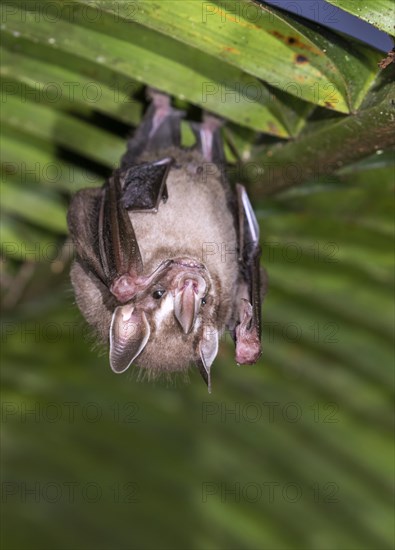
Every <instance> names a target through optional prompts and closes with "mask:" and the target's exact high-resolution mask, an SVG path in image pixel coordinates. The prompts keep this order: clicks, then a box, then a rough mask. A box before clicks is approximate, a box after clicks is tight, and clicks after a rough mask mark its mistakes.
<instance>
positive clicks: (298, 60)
mask: <svg viewBox="0 0 395 550" xmlns="http://www.w3.org/2000/svg"><path fill="white" fill-rule="evenodd" d="M295 61H296V63H307V62H308V59H307V57H306V56H305V55H300V54H299V55H297V56H296V57H295Z"/></svg>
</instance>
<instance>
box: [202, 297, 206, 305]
mask: <svg viewBox="0 0 395 550" xmlns="http://www.w3.org/2000/svg"><path fill="white" fill-rule="evenodd" d="M201 304H202V306H205V305H206V304H207V300H206V298H202V301H201Z"/></svg>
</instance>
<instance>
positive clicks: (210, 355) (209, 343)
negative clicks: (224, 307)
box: [197, 326, 218, 393]
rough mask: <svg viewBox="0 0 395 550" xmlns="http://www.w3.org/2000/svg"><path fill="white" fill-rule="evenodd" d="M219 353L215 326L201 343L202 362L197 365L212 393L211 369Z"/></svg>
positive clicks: (206, 332) (206, 333) (206, 331)
mask: <svg viewBox="0 0 395 550" xmlns="http://www.w3.org/2000/svg"><path fill="white" fill-rule="evenodd" d="M217 353H218V330H217V329H216V328H214V327H213V326H210V327H207V328H206V329H205V331H204V334H203V338H202V340H201V341H200V342H199V354H200V360H199V361H198V363H197V367H198V369H199V372H200V374H201V375H202V377H203V380H204V381H205V382H206V384H207V388H208V392H209V393H211V374H210V369H211V365H212V364H213V361H214V359H215V358H216V356H217Z"/></svg>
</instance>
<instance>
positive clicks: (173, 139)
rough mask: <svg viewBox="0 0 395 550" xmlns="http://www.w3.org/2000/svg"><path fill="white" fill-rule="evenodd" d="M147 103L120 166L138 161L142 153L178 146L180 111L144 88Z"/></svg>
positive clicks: (160, 96) (179, 144)
mask: <svg viewBox="0 0 395 550" xmlns="http://www.w3.org/2000/svg"><path fill="white" fill-rule="evenodd" d="M147 95H148V97H149V98H150V99H151V104H150V106H149V107H148V109H147V111H146V113H145V115H144V118H143V120H142V122H141V123H140V125H139V127H138V128H137V130H136V131H135V133H134V135H133V137H132V138H130V139H129V141H128V145H127V151H126V153H125V154H124V156H123V157H122V159H121V169H125V168H129V167H130V166H131V165H132V164H136V163H138V162H139V160H138V159H139V157H140V156H141V155H143V154H146V153H153V154H156V153H158V154H160V151H161V149H168V148H170V147H180V146H181V119H182V117H183V116H184V112H183V111H180V110H178V109H174V107H172V106H171V102H170V97H169V96H168V95H166V94H164V93H163V92H159V91H157V90H154V89H153V88H148V91H147Z"/></svg>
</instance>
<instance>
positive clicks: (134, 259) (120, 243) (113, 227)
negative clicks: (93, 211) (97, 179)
mask: <svg viewBox="0 0 395 550" xmlns="http://www.w3.org/2000/svg"><path fill="white" fill-rule="evenodd" d="M121 193H122V191H121V182H120V173H119V171H118V170H116V171H115V172H114V174H113V175H112V176H111V177H110V179H109V181H108V182H107V184H106V185H105V187H104V192H103V196H102V202H101V207H100V212H99V220H98V221H99V223H98V232H99V244H100V247H99V248H100V258H101V263H102V266H103V271H104V274H105V277H106V279H107V284H108V286H110V285H111V283H112V282H113V281H114V280H115V279H117V278H118V277H120V276H121V275H125V274H130V275H139V274H140V273H141V272H142V269H143V262H142V259H141V254H140V249H139V246H138V243H137V238H136V234H135V232H134V229H133V225H132V222H131V221H130V218H129V214H128V212H127V210H126V209H125V207H124V206H123V205H122V201H121Z"/></svg>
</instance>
